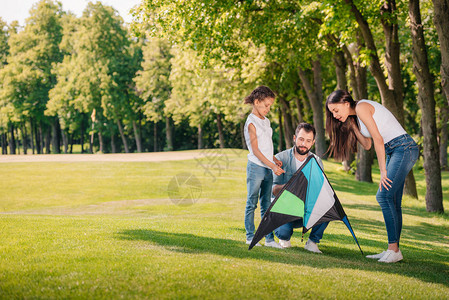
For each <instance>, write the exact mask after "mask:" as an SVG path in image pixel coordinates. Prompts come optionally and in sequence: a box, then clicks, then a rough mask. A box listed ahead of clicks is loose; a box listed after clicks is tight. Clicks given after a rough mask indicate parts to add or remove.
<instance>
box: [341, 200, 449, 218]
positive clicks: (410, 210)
mask: <svg viewBox="0 0 449 300" xmlns="http://www.w3.org/2000/svg"><path fill="white" fill-rule="evenodd" d="M343 208H351V209H358V210H366V211H374V212H379V213H382V210H381V209H380V206H379V205H377V204H343ZM407 215H409V216H416V217H424V218H433V217H438V218H442V219H444V220H446V221H449V215H448V214H447V213H444V214H435V213H430V212H428V211H427V210H426V209H425V208H424V207H402V217H403V218H404V217H405V218H407Z"/></svg>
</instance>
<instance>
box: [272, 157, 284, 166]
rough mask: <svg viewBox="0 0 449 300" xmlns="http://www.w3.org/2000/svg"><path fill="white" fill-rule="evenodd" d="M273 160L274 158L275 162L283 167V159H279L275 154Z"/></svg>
mask: <svg viewBox="0 0 449 300" xmlns="http://www.w3.org/2000/svg"><path fill="white" fill-rule="evenodd" d="M273 160H274V163H275V164H276V165H277V166H278V167H282V161H280V160H279V159H277V158H276V156H273Z"/></svg>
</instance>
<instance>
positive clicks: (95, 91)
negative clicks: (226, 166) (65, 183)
mask: <svg viewBox="0 0 449 300" xmlns="http://www.w3.org/2000/svg"><path fill="white" fill-rule="evenodd" d="M133 14H134V16H133V18H134V22H133V23H132V24H131V25H130V26H125V24H124V22H123V19H122V18H121V17H120V16H119V15H118V13H117V11H115V10H114V9H113V8H112V7H110V6H106V5H103V4H101V3H100V2H96V3H92V2H91V3H89V4H88V5H87V7H86V9H85V10H84V12H83V15H82V16H81V17H77V16H75V15H74V14H72V13H70V12H65V11H63V9H62V5H61V3H59V2H57V1H50V0H42V1H39V2H38V3H36V4H35V5H34V6H33V8H32V9H31V10H30V17H29V18H28V19H27V20H26V22H25V25H24V26H23V27H21V26H19V24H18V23H17V22H11V23H10V24H7V23H5V22H3V21H2V20H0V28H1V32H0V142H1V144H0V145H1V149H2V154H31V153H32V154H44V153H61V152H63V153H72V152H74V148H76V147H74V145H80V152H81V153H98V152H100V153H117V152H125V153H130V152H146V151H167V150H168V151H169V150H183V149H203V148H245V147H246V145H245V142H244V138H243V125H244V122H245V119H246V115H247V114H248V113H249V111H250V107H248V106H245V105H244V104H243V98H244V97H245V96H246V95H247V94H248V93H249V92H250V91H251V90H252V89H254V87H256V86H257V85H260V84H264V85H267V86H269V87H270V88H271V89H273V90H274V91H275V92H276V95H277V97H276V101H275V106H274V107H273V109H272V111H271V113H270V115H269V118H270V120H271V122H272V127H273V129H274V134H273V139H274V144H275V148H276V150H277V151H282V150H284V149H286V148H289V147H291V146H292V139H291V137H292V136H293V134H294V128H295V127H296V125H297V124H298V123H299V122H302V121H305V122H310V123H312V124H314V125H315V127H316V129H317V137H316V147H315V152H316V153H317V154H318V155H320V156H325V153H326V149H327V143H328V141H327V139H326V136H325V132H324V125H325V117H324V101H325V98H326V96H327V95H328V94H329V93H330V92H332V91H333V90H334V89H337V88H341V89H348V90H349V91H351V93H352V95H353V97H354V98H355V100H359V99H372V100H375V101H378V102H381V103H382V104H383V105H385V106H386V107H387V108H388V109H390V110H391V111H392V112H393V113H394V114H395V115H396V117H397V118H398V119H399V120H400V122H401V123H402V124H403V125H404V127H405V128H406V130H407V132H408V133H410V134H411V135H412V136H413V137H414V138H415V140H417V141H418V143H419V144H420V148H421V154H422V159H423V161H424V164H423V168H424V169H425V174H426V185H427V192H426V207H427V210H428V211H434V212H443V211H444V208H443V198H442V184H441V172H442V170H443V171H444V170H447V168H448V164H447V149H448V137H449V132H448V120H449V105H448V99H449V78H448V77H449V33H448V31H447V28H449V4H448V1H447V0H434V1H433V2H431V1H421V2H420V1H417V0H410V1H399V2H398V3H396V1H391V0H388V1H377V0H376V1H365V0H361V1H358V0H341V1H332V2H331V1H320V2H316V1H280V0H279V1H237V0H235V1H234V0H232V1H231V0H223V1H214V0H193V1H164V0H145V1H142V2H141V5H139V6H137V7H136V8H135V9H134V10H133ZM445 29H446V30H445ZM374 157H375V155H374V153H373V151H372V150H371V151H364V150H362V149H359V151H358V154H357V157H354V158H353V159H351V160H349V161H346V162H343V165H344V167H345V168H346V170H348V171H352V172H354V173H355V176H356V178H357V180H360V181H368V182H371V181H372V177H371V167H372V165H373V163H374ZM405 189H406V193H407V194H409V195H412V196H415V197H416V196H417V192H416V184H415V182H414V176H413V173H411V174H409V177H408V179H407V183H406V187H405Z"/></svg>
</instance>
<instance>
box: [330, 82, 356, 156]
mask: <svg viewBox="0 0 449 300" xmlns="http://www.w3.org/2000/svg"><path fill="white" fill-rule="evenodd" d="M344 102H348V103H349V105H350V106H351V108H355V106H356V104H357V102H355V101H354V100H353V99H352V97H351V95H350V94H349V93H348V92H347V91H344V90H336V91H333V92H332V93H331V94H330V95H329V97H327V100H326V132H327V134H328V135H329V139H330V144H329V149H327V152H328V153H329V156H333V157H334V158H335V159H336V160H339V161H343V160H347V159H349V157H350V156H351V154H352V153H355V152H357V137H356V135H355V133H354V131H353V130H352V128H351V122H355V123H356V124H358V122H357V116H348V118H347V119H346V121H345V122H344V123H343V122H340V121H339V120H337V119H335V118H334V115H333V114H332V113H331V112H330V110H329V108H328V107H327V105H328V104H329V103H344Z"/></svg>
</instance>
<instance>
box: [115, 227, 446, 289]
mask: <svg viewBox="0 0 449 300" xmlns="http://www.w3.org/2000/svg"><path fill="white" fill-rule="evenodd" d="M359 225H360V224H358V226H359ZM376 226H378V224H376ZM118 238H119V239H122V240H129V241H147V242H150V243H153V244H156V245H159V246H161V247H164V248H165V249H167V250H170V251H173V252H181V253H187V254H203V253H206V254H214V255H221V256H226V257H234V258H238V259H254V260H265V261H270V262H276V263H283V264H289V265H298V266H310V267H313V268H321V269H326V268H330V269H332V268H342V269H354V270H366V271H373V272H384V273H391V274H401V275H404V276H408V277H412V278H416V279H419V280H422V281H426V282H431V283H439V284H444V285H446V286H449V279H448V278H449V270H448V267H447V266H446V265H445V264H444V261H445V258H444V257H442V258H440V259H438V257H435V256H432V255H425V257H424V258H422V257H421V256H420V253H422V251H421V250H419V249H407V250H406V251H407V253H408V254H409V257H410V258H409V257H406V260H405V261H404V262H402V263H397V264H390V265H388V264H387V265H386V264H380V263H378V262H376V261H373V260H370V259H367V258H365V257H363V256H362V255H361V253H360V251H359V249H358V248H357V246H356V245H355V244H354V241H353V239H352V237H351V236H349V235H338V234H336V235H329V236H325V238H326V239H327V238H328V239H330V240H332V241H334V242H335V243H337V244H339V243H340V244H345V245H347V244H350V243H353V244H354V248H353V250H348V249H344V248H343V247H335V246H325V247H323V250H324V251H325V253H326V254H325V255H316V254H313V253H309V252H307V251H305V250H304V249H298V248H297V247H294V248H291V249H273V248H265V247H255V248H254V249H253V250H251V251H248V246H247V245H245V244H244V243H243V242H239V241H235V240H231V239H223V238H212V237H206V236H198V235H195V234H191V233H175V232H163V231H156V230H142V229H140V230H124V231H122V232H119V233H118ZM359 242H360V243H361V245H362V247H363V245H370V246H375V247H378V248H379V249H382V248H383V246H385V244H384V243H381V242H378V241H374V240H369V239H360V238H359Z"/></svg>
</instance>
